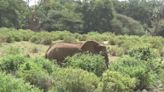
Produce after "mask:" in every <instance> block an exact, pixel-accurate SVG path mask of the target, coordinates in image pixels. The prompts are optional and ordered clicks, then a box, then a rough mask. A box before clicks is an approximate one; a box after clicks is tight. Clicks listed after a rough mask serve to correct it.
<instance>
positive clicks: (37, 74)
mask: <svg viewBox="0 0 164 92" xmlns="http://www.w3.org/2000/svg"><path fill="white" fill-rule="evenodd" d="M17 77H19V78H23V79H24V80H25V81H27V82H29V83H30V84H31V85H34V86H36V87H38V88H40V89H43V90H44V92H48V90H49V88H50V87H51V86H52V84H53V80H52V78H51V77H50V76H49V74H48V72H47V71H46V70H44V69H43V68H42V67H41V66H39V65H37V64H36V63H35V62H26V63H24V64H23V65H21V68H20V69H19V71H17Z"/></svg>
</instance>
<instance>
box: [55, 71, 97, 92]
mask: <svg viewBox="0 0 164 92" xmlns="http://www.w3.org/2000/svg"><path fill="white" fill-rule="evenodd" d="M53 78H54V83H55V84H54V85H55V87H54V91H56V92H94V91H95V89H96V88H97V85H98V82H99V78H98V77H97V76H96V75H95V74H93V73H89V72H87V71H84V70H81V69H72V68H67V69H59V70H56V71H54V73H53ZM54 91H53V92H54Z"/></svg>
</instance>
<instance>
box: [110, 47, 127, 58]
mask: <svg viewBox="0 0 164 92" xmlns="http://www.w3.org/2000/svg"><path fill="white" fill-rule="evenodd" d="M109 52H110V54H111V55H112V56H122V55H123V54H124V49H123V48H121V47H118V46H111V47H109Z"/></svg>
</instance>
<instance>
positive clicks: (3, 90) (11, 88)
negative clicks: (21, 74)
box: [0, 72, 41, 92]
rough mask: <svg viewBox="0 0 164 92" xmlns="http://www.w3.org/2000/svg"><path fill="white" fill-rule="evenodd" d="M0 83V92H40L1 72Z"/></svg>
mask: <svg viewBox="0 0 164 92" xmlns="http://www.w3.org/2000/svg"><path fill="white" fill-rule="evenodd" d="M0 82H1V83H0V92H41V90H39V89H37V88H35V87H33V86H31V85H29V84H28V83H25V82H24V81H23V80H21V79H16V78H14V77H12V76H10V75H5V74H4V73H1V72H0Z"/></svg>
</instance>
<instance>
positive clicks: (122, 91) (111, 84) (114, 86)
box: [97, 70, 136, 92]
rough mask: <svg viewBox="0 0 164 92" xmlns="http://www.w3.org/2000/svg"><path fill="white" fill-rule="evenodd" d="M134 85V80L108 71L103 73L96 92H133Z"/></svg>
mask: <svg viewBox="0 0 164 92" xmlns="http://www.w3.org/2000/svg"><path fill="white" fill-rule="evenodd" d="M135 84H136V79H135V78H130V77H129V76H128V75H123V74H121V73H119V72H115V71H109V70H108V71H106V72H104V73H103V76H102V81H101V82H100V83H99V87H98V89H97V92H134V88H135V86H136V85H135Z"/></svg>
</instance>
